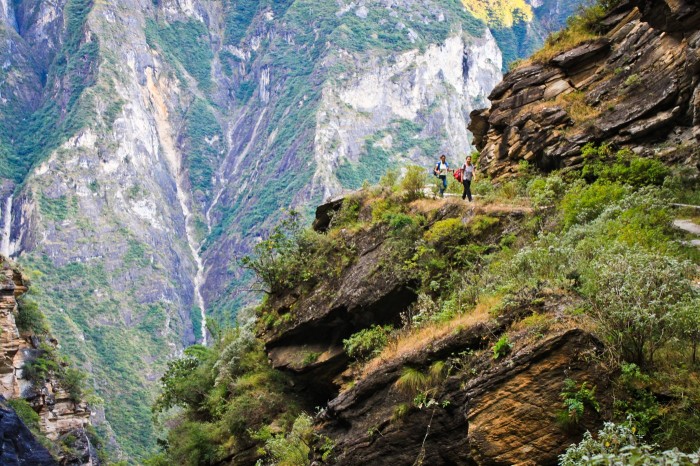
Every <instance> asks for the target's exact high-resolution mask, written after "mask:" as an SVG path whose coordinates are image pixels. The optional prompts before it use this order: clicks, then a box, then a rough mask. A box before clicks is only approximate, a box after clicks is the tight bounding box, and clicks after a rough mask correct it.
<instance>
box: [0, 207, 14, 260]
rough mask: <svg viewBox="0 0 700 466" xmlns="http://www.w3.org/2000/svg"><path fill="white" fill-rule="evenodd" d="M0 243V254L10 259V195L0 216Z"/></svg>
mask: <svg viewBox="0 0 700 466" xmlns="http://www.w3.org/2000/svg"><path fill="white" fill-rule="evenodd" d="M2 219H3V220H2V243H1V245H0V254H2V255H3V256H5V257H8V258H9V257H10V253H11V251H10V234H11V232H12V195H11V194H10V196H9V197H8V198H7V200H6V201H5V209H4V210H3V215H2Z"/></svg>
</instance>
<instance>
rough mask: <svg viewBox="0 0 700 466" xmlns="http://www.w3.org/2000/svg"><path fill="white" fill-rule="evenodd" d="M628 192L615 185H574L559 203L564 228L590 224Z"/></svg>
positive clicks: (602, 183)
mask: <svg viewBox="0 0 700 466" xmlns="http://www.w3.org/2000/svg"><path fill="white" fill-rule="evenodd" d="M628 192H629V191H628V190H627V189H626V188H625V187H624V186H622V185H620V184H617V183H605V182H595V183H593V184H591V185H582V184H576V185H574V186H573V187H572V188H571V189H570V190H569V192H567V193H566V195H565V196H564V198H563V199H562V201H561V204H560V209H561V211H562V213H563V217H564V226H565V227H571V226H572V225H575V224H580V223H586V222H590V221H591V220H593V219H595V218H596V217H597V216H598V215H600V213H601V212H603V210H604V209H605V208H606V207H607V206H609V205H610V204H612V203H614V202H616V201H619V200H620V199H622V198H623V197H624V196H625V195H626V194H627V193H628Z"/></svg>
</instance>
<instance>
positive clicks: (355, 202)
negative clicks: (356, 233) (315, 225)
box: [331, 196, 362, 228]
mask: <svg viewBox="0 0 700 466" xmlns="http://www.w3.org/2000/svg"><path fill="white" fill-rule="evenodd" d="M360 207H362V202H361V200H360V199H358V198H355V197H352V196H349V197H347V198H346V199H345V200H344V201H343V205H342V206H341V207H340V210H338V211H337V212H336V213H335V214H333V218H332V219H331V228H347V227H350V226H352V225H355V224H356V223H357V222H359V220H360Z"/></svg>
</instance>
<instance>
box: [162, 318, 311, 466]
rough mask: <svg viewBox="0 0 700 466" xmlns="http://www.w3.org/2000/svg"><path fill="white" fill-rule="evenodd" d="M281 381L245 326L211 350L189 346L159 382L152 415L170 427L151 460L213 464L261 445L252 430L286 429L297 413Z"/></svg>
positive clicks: (222, 336) (186, 465) (188, 465)
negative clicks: (164, 445) (162, 446)
mask: <svg viewBox="0 0 700 466" xmlns="http://www.w3.org/2000/svg"><path fill="white" fill-rule="evenodd" d="M285 380H286V379H285V377H284V375H283V374H282V373H280V372H278V371H275V370H274V369H272V368H271V367H270V365H269V364H268V362H267V355H266V354H265V352H264V349H263V346H262V342H261V341H260V340H258V339H257V338H255V335H254V333H253V330H252V328H251V325H248V324H246V325H240V326H238V327H237V328H235V329H229V330H225V331H223V332H221V334H220V335H219V336H218V338H216V343H215V345H214V346H213V347H211V348H206V347H203V346H193V347H190V348H188V349H187V350H186V351H185V355H184V356H183V357H182V358H180V359H177V360H174V361H171V362H170V363H169V364H168V369H167V370H166V372H165V374H164V375H163V377H162V378H161V393H160V395H159V397H158V399H157V401H156V403H155V404H154V406H153V412H154V414H155V415H156V419H159V420H164V421H165V422H167V423H168V424H169V425H171V426H174V427H172V428H171V430H170V431H169V432H168V438H167V442H166V443H167V445H168V447H167V448H166V450H165V452H164V454H163V455H161V456H160V457H158V456H157V457H154V458H153V461H152V462H153V463H154V464H159V463H158V462H159V461H161V460H162V459H163V458H162V457H163V456H164V457H165V458H166V459H167V461H168V462H169V463H168V464H181V465H183V466H196V465H200V464H214V463H218V462H220V461H222V460H223V459H224V458H227V457H230V455H232V454H233V453H236V452H242V451H246V450H249V449H250V450H251V451H255V447H256V446H257V447H262V446H263V443H264V442H261V441H260V440H259V439H256V438H255V436H254V435H253V434H254V432H256V431H258V430H259V429H261V428H263V427H265V426H270V425H272V424H274V425H275V426H276V428H280V427H282V428H284V427H286V426H288V425H291V422H292V421H293V419H294V417H295V416H296V414H297V413H298V408H297V406H296V404H295V403H294V399H293V397H291V396H289V395H287V394H286V393H285V390H286V386H287V385H286V383H285ZM173 408H175V409H173Z"/></svg>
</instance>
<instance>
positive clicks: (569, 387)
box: [559, 379, 600, 425]
mask: <svg viewBox="0 0 700 466" xmlns="http://www.w3.org/2000/svg"><path fill="white" fill-rule="evenodd" d="M587 385H588V384H587V382H583V383H582V384H581V386H580V387H579V386H578V385H577V384H576V382H575V381H574V380H572V379H566V380H564V389H563V390H562V392H561V393H560V395H559V396H560V397H561V399H562V404H563V407H564V410H563V411H562V412H561V413H560V416H559V419H560V421H561V422H562V423H563V424H564V425H569V424H578V423H579V422H581V419H582V418H583V415H584V413H585V410H586V408H587V407H588V408H589V409H592V410H593V411H595V412H599V411H600V404H599V403H598V400H596V398H595V390H596V387H595V386H593V387H592V388H588V387H587Z"/></svg>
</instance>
